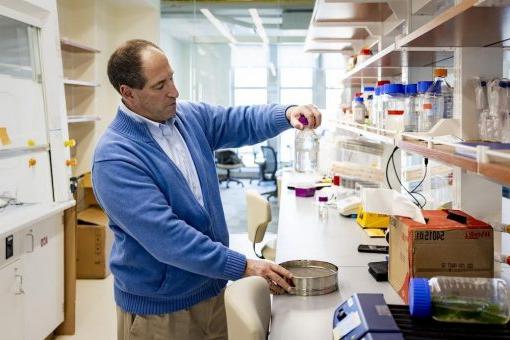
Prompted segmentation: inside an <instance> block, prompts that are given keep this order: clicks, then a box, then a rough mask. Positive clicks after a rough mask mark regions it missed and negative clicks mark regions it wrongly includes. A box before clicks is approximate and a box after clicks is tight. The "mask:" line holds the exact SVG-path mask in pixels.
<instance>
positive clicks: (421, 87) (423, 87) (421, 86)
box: [417, 81, 432, 93]
mask: <svg viewBox="0 0 510 340" xmlns="http://www.w3.org/2000/svg"><path fill="white" fill-rule="evenodd" d="M431 85H432V82H431V81H419V82H418V85H417V89H418V93H425V92H427V90H428V89H429V87H430V86H431Z"/></svg>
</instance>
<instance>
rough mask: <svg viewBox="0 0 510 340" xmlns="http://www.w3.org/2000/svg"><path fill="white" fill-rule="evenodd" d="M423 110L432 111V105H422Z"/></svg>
mask: <svg viewBox="0 0 510 340" xmlns="http://www.w3.org/2000/svg"><path fill="white" fill-rule="evenodd" d="M423 109H424V110H432V104H431V103H425V104H423Z"/></svg>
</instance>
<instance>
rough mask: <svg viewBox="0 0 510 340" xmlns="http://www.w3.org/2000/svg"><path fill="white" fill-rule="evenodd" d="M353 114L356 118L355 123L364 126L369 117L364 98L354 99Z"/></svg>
mask: <svg viewBox="0 0 510 340" xmlns="http://www.w3.org/2000/svg"><path fill="white" fill-rule="evenodd" d="M352 114H353V116H354V121H355V122H356V123H358V124H364V123H365V118H366V116H367V109H366V107H365V104H364V102H363V98H362V97H356V98H354V102H353V104H352Z"/></svg>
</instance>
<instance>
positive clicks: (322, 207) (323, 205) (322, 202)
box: [318, 195, 328, 222]
mask: <svg viewBox="0 0 510 340" xmlns="http://www.w3.org/2000/svg"><path fill="white" fill-rule="evenodd" d="M318 205H319V220H320V221H321V222H326V221H327V220H328V196H326V195H319V198H318Z"/></svg>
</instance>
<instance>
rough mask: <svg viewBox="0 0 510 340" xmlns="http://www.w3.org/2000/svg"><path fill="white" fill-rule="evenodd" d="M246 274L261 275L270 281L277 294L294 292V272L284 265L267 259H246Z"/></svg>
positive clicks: (273, 290) (271, 287) (272, 289)
mask: <svg viewBox="0 0 510 340" xmlns="http://www.w3.org/2000/svg"><path fill="white" fill-rule="evenodd" d="M244 276H261V277H263V278H264V279H266V280H267V281H268V282H269V288H270V289H271V291H272V292H273V293H275V294H283V293H285V292H287V293H292V291H293V287H292V286H291V285H290V284H289V282H292V277H293V276H292V273H291V272H289V271H288V270H287V269H285V268H283V267H282V266H280V265H278V264H276V263H274V262H271V261H267V260H250V259H247V260H246V270H245V272H244Z"/></svg>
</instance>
